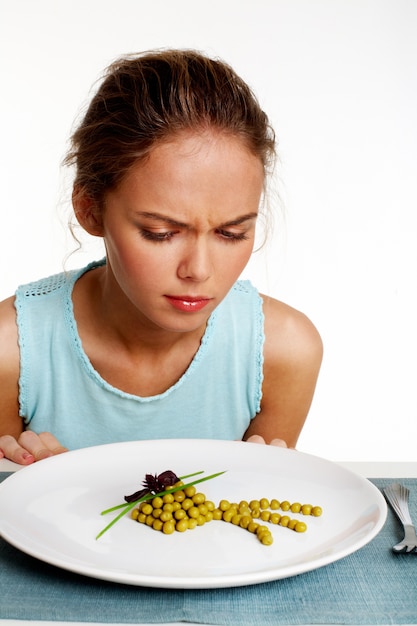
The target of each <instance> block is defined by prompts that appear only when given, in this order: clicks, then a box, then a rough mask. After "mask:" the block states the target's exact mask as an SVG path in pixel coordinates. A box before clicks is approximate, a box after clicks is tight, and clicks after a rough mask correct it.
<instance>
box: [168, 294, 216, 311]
mask: <svg viewBox="0 0 417 626" xmlns="http://www.w3.org/2000/svg"><path fill="white" fill-rule="evenodd" d="M165 297H166V298H167V299H168V300H169V302H170V303H171V304H172V306H173V307H174V308H175V309H178V311H186V312H187V313H194V312H196V311H201V310H202V309H204V307H205V306H206V305H207V304H208V303H209V302H210V298H204V297H203V296H197V297H195V298H191V297H189V296H165Z"/></svg>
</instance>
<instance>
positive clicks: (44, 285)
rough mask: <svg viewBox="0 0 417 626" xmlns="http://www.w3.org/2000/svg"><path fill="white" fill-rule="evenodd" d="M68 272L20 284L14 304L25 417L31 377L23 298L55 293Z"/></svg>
mask: <svg viewBox="0 0 417 626" xmlns="http://www.w3.org/2000/svg"><path fill="white" fill-rule="evenodd" d="M67 277H68V274H65V273H61V274H54V275H53V276H49V277H47V278H44V279H42V280H38V281H34V282H31V283H27V284H26V285H22V286H20V287H19V288H18V289H17V291H16V294H15V296H16V297H15V302H14V306H15V309H16V316H17V321H18V325H17V327H18V345H19V351H20V363H21V366H20V374H19V415H20V416H21V417H25V416H26V415H27V411H26V408H27V407H26V404H27V390H28V382H29V381H28V378H29V363H28V356H27V348H26V344H25V337H27V333H28V330H27V327H26V318H25V313H24V305H23V302H22V300H25V299H27V298H36V297H39V296H45V295H48V294H50V293H54V292H56V291H58V290H59V289H62V288H63V287H65V285H66V284H67V280H68V278H67Z"/></svg>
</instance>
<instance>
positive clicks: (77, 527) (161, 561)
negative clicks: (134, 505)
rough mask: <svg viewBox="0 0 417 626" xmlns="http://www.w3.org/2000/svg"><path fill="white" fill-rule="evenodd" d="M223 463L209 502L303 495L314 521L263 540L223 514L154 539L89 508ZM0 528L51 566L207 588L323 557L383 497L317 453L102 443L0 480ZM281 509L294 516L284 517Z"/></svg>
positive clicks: (342, 544)
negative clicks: (153, 476)
mask: <svg viewBox="0 0 417 626" xmlns="http://www.w3.org/2000/svg"><path fill="white" fill-rule="evenodd" d="M168 469H170V470H172V471H174V472H175V473H176V474H177V475H185V474H190V473H192V472H195V471H199V470H204V471H205V472H206V473H207V474H209V473H214V472H218V471H221V470H227V471H226V473H225V474H223V475H222V476H220V477H218V478H215V479H213V480H209V481H207V482H205V483H203V484H202V485H201V487H200V490H201V491H202V492H203V493H205V494H206V496H207V498H208V499H210V500H213V501H214V502H215V503H218V502H219V500H220V499H222V498H227V499H229V500H233V501H239V500H241V499H245V500H251V499H260V498H262V497H266V498H269V499H272V498H277V499H278V500H281V501H282V500H289V501H290V502H295V501H298V502H301V503H310V504H313V505H319V506H321V507H322V508H323V515H322V516H321V517H317V518H314V517H310V516H309V517H307V518H304V519H305V521H306V522H307V525H308V529H307V531H306V532H305V533H296V532H294V531H291V530H289V529H288V528H283V527H280V526H273V525H271V530H272V533H273V536H274V543H273V545H271V546H263V545H262V544H260V543H259V541H258V540H257V539H256V537H255V536H254V535H253V534H251V533H249V532H248V531H245V530H243V529H241V528H239V527H237V526H233V525H232V524H228V523H225V522H216V521H213V522H209V523H207V524H205V525H204V526H201V527H197V528H196V529H194V530H192V531H190V530H189V531H186V532H185V533H174V534H173V535H163V534H162V533H161V532H156V531H154V530H152V529H150V528H148V527H147V526H144V525H142V524H138V523H136V522H134V521H133V520H132V519H131V518H130V517H129V516H125V517H124V518H122V519H121V520H120V521H119V522H117V523H116V524H115V525H114V526H113V527H112V528H111V529H110V530H109V531H108V532H107V533H105V534H104V535H103V536H102V537H101V538H100V539H98V540H96V539H95V537H96V535H97V534H98V532H99V531H100V530H101V529H102V528H103V527H104V526H105V525H106V524H107V523H108V522H109V521H110V520H111V519H112V517H111V515H112V514H110V517H109V515H106V516H102V515H100V512H101V511H103V510H104V509H107V508H109V507H111V506H113V505H117V504H119V503H122V502H123V501H124V500H123V497H124V496H125V495H127V494H130V493H132V492H134V491H136V490H138V489H140V488H141V483H142V480H143V478H144V475H145V474H146V473H160V472H162V471H165V470H168ZM0 510H1V519H0V534H1V535H2V536H3V537H4V539H6V540H7V541H8V542H9V543H11V544H12V545H14V546H15V547H17V548H19V549H20V550H22V551H24V552H26V553H27V554H30V555H32V556H34V557H36V558H38V559H41V560H42V561H45V562H47V563H50V564H52V565H56V566H58V567H61V568H64V569H67V570H70V571H73V572H77V573H79V574H84V575H86V576H91V577H94V578H100V579H104V580H111V581H114V582H119V583H127V584H132V585H142V586H149V587H166V588H183V589H184V588H190V589H191V588H213V587H231V586H239V585H249V584H255V583H261V582H265V581H269V580H275V579H279V578H285V577H289V576H294V575H296V574H301V573H303V572H307V571H309V570H312V569H315V568H318V567H321V566H323V565H327V564H329V563H331V562H333V561H336V560H338V559H340V558H342V557H344V556H346V555H348V554H351V553H352V552H354V551H356V550H358V549H359V548H361V547H362V546H364V545H365V544H366V543H368V542H369V541H370V540H371V539H373V537H375V535H376V534H377V533H378V532H379V531H380V529H381V528H382V526H383V524H384V522H385V519H386V514H387V506H386V503H385V499H384V498H383V496H382V495H381V493H380V492H379V490H378V489H377V488H376V487H375V486H374V485H372V483H370V482H369V481H368V480H366V479H364V478H362V477H360V476H357V475H356V474H354V473H352V472H350V471H348V470H346V469H344V468H343V467H341V466H339V465H336V464H335V463H331V462H330V461H326V460H324V459H321V458H318V457H315V456H311V455H308V454H304V453H301V452H297V451H294V450H287V449H283V448H277V447H273V446H262V445H259V444H248V443H242V442H233V441H211V440H182V439H181V440H172V439H171V440H169V439H168V440H160V441H139V442H128V443H119V444H110V445H104V446H97V447H94V448H86V449H81V450H76V451H73V452H69V453H66V454H63V455H60V456H56V457H52V458H50V459H46V460H44V461H41V462H40V463H35V464H34V465H31V466H29V467H26V468H24V469H22V470H20V471H19V472H16V473H15V474H13V475H12V476H10V477H9V478H7V479H6V480H5V481H4V482H3V483H2V484H1V485H0ZM291 517H300V516H297V515H294V514H291Z"/></svg>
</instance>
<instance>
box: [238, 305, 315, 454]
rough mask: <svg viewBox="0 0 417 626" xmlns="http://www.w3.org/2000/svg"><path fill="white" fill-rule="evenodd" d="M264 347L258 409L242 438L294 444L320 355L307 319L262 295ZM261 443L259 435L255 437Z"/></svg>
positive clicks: (313, 330) (313, 385)
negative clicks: (260, 398) (260, 399)
mask: <svg viewBox="0 0 417 626" xmlns="http://www.w3.org/2000/svg"><path fill="white" fill-rule="evenodd" d="M263 299H264V314H265V346H264V382H263V386H262V392H263V393H262V403H261V412H260V413H259V414H258V415H257V416H256V417H255V418H254V419H253V420H252V422H251V424H250V426H249V428H248V430H247V431H246V433H245V436H244V439H245V440H247V439H248V438H249V437H253V439H251V440H252V441H256V440H257V437H254V436H260V437H262V438H263V440H264V441H265V442H266V443H271V442H273V440H275V439H278V440H283V441H284V442H285V443H286V444H287V445H288V446H289V447H295V445H296V443H297V440H298V437H299V435H300V432H301V430H302V428H303V425H304V422H305V420H306V417H307V414H308V411H309V409H310V405H311V402H312V399H313V395H314V390H315V387H316V382H317V377H318V374H319V370H320V365H321V361H322V355H323V346H322V342H321V338H320V335H319V334H318V332H317V330H316V328H315V327H314V326H313V324H312V323H311V322H310V320H309V319H308V318H307V317H306V316H305V315H303V314H302V313H300V312H299V311H296V310H295V309H292V308H291V307H289V306H287V305H286V304H284V303H282V302H279V301H277V300H274V299H273V298H269V297H266V296H264V297H263ZM260 441H262V439H261V440H260Z"/></svg>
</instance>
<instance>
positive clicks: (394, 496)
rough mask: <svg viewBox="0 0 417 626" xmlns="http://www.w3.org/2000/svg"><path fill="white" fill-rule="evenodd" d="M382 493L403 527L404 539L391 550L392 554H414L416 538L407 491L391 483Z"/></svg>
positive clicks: (416, 545)
mask: <svg viewBox="0 0 417 626" xmlns="http://www.w3.org/2000/svg"><path fill="white" fill-rule="evenodd" d="M383 492H384V494H385V497H386V499H387V500H388V502H389V503H390V505H391V506H392V508H393V509H394V511H395V513H396V514H397V516H398V519H399V520H400V522H401V523H402V525H403V527H404V539H403V540H402V541H400V543H397V544H396V545H395V546H393V548H392V549H393V550H394V552H414V550H416V549H417V536H416V529H415V528H414V526H413V521H412V519H411V516H410V511H409V508H408V500H409V496H410V491H409V489H407V487H404V485H400V484H399V483H392V484H391V485H388V487H385V488H384V489H383Z"/></svg>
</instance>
